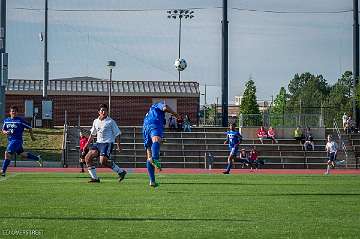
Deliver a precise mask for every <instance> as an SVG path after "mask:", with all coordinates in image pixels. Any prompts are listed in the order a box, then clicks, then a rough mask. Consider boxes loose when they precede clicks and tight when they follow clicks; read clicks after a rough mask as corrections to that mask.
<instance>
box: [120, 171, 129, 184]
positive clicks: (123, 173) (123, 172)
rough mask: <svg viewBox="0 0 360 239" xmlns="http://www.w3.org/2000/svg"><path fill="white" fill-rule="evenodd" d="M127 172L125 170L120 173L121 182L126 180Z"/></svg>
mask: <svg viewBox="0 0 360 239" xmlns="http://www.w3.org/2000/svg"><path fill="white" fill-rule="evenodd" d="M126 174H127V172H126V171H125V170H124V171H122V172H121V173H119V174H118V175H119V182H121V181H122V180H124V178H125V175H126Z"/></svg>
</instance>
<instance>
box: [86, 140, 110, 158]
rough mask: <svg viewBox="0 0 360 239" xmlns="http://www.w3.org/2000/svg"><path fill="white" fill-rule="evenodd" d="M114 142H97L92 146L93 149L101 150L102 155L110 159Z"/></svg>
mask: <svg viewBox="0 0 360 239" xmlns="http://www.w3.org/2000/svg"><path fill="white" fill-rule="evenodd" d="M113 147H114V144H113V143H96V144H94V145H93V146H92V147H91V150H96V151H98V152H99V155H100V156H105V157H107V158H108V159H110V155H111V151H112V150H113Z"/></svg>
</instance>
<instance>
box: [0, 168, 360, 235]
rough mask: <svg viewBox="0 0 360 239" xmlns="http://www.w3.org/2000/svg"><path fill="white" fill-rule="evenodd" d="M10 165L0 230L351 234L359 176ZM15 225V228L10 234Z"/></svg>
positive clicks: (1, 189) (0, 185)
mask: <svg viewBox="0 0 360 239" xmlns="http://www.w3.org/2000/svg"><path fill="white" fill-rule="evenodd" d="M99 176H100V178H101V180H102V181H101V183H100V184H89V183H87V180H88V179H87V174H76V173H10V174H8V177H6V178H1V179H0V195H1V208H0V238H14V237H16V238H357V237H358V236H359V235H360V229H359V218H360V217H359V215H360V200H359V199H360V183H359V181H360V176H359V175H329V176H323V175H268V174H267V175H264V174H236V175H220V174H161V175H159V176H158V180H159V182H160V186H159V187H158V188H150V187H149V186H148V185H147V183H148V178H147V176H146V175H145V174H135V173H134V174H130V173H129V174H128V175H127V178H126V179H125V180H124V181H123V182H122V183H118V182H117V180H116V177H115V175H114V174H111V173H102V174H101V173H100V174H99ZM16 234H18V236H15V235H16Z"/></svg>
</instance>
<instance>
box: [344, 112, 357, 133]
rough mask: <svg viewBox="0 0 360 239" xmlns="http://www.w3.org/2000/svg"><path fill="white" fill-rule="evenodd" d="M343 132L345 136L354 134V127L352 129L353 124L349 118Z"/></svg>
mask: <svg viewBox="0 0 360 239" xmlns="http://www.w3.org/2000/svg"><path fill="white" fill-rule="evenodd" d="M345 132H346V133H347V134H350V133H354V132H355V127H354V122H353V120H352V119H351V116H349V117H348V119H347V121H346V128H345Z"/></svg>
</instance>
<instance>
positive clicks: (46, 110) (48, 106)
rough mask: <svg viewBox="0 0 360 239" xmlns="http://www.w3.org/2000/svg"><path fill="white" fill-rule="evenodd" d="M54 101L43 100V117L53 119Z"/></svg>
mask: <svg viewBox="0 0 360 239" xmlns="http://www.w3.org/2000/svg"><path fill="white" fill-rule="evenodd" d="M52 114H53V112H52V101H51V100H43V101H42V119H50V120H51V119H52Z"/></svg>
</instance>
